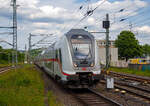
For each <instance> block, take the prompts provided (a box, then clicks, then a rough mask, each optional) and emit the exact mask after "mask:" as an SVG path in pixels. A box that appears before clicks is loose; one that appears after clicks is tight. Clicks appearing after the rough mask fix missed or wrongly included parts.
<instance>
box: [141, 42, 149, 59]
mask: <svg viewBox="0 0 150 106" xmlns="http://www.w3.org/2000/svg"><path fill="white" fill-rule="evenodd" d="M142 48H143V55H144V56H150V45H148V44H145V45H143V46H142Z"/></svg>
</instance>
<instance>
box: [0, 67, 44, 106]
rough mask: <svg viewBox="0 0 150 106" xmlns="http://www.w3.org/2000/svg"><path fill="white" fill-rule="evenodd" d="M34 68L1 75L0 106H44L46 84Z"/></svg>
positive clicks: (25, 68)
mask: <svg viewBox="0 0 150 106" xmlns="http://www.w3.org/2000/svg"><path fill="white" fill-rule="evenodd" d="M32 68H33V67H32ZM32 68H31V66H28V65H27V66H25V67H24V68H21V69H19V70H18V71H15V70H12V71H10V72H8V73H5V74H2V75H0V106H44V83H43V81H42V80H41V79H40V74H39V73H38V72H37V71H35V69H32Z"/></svg>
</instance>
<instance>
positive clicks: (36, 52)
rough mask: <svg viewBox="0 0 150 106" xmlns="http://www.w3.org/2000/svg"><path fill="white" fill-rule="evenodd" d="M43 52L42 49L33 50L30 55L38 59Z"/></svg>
mask: <svg viewBox="0 0 150 106" xmlns="http://www.w3.org/2000/svg"><path fill="white" fill-rule="evenodd" d="M41 52H42V50H41V49H32V50H31V52H30V54H31V56H32V57H33V58H34V57H36V56H37V55H38V54H39V53H41Z"/></svg>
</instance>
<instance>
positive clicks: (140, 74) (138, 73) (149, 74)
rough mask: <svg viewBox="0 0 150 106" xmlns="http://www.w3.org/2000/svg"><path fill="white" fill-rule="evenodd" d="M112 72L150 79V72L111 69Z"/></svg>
mask: <svg viewBox="0 0 150 106" xmlns="http://www.w3.org/2000/svg"><path fill="white" fill-rule="evenodd" d="M109 70H110V71H115V72H121V73H127V74H135V75H139V76H147V77H150V71H139V70H133V69H128V68H115V67H113V68H109Z"/></svg>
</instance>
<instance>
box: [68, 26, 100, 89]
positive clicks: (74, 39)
mask: <svg viewBox="0 0 150 106" xmlns="http://www.w3.org/2000/svg"><path fill="white" fill-rule="evenodd" d="M67 39H68V42H69V48H70V54H71V57H72V58H71V60H72V61H71V63H72V68H73V70H72V71H74V74H72V75H69V76H67V80H68V82H67V83H68V85H69V86H70V87H75V88H87V87H92V86H94V85H96V84H97V83H98V82H99V80H100V79H101V75H100V74H101V70H100V65H99V57H98V47H97V45H96V41H95V39H94V36H93V35H91V34H90V33H88V32H87V31H85V30H82V29H76V30H75V29H74V30H71V31H70V33H68V36H67Z"/></svg>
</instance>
